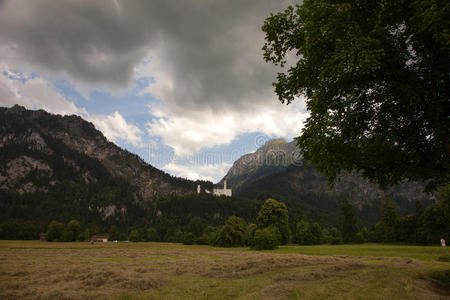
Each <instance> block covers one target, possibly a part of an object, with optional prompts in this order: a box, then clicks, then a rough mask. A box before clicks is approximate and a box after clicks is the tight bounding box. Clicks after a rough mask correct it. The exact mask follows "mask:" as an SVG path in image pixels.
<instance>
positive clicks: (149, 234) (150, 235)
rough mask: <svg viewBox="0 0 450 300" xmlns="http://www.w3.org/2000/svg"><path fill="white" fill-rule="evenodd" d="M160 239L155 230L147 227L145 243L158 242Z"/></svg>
mask: <svg viewBox="0 0 450 300" xmlns="http://www.w3.org/2000/svg"><path fill="white" fill-rule="evenodd" d="M160 240H161V238H160V237H159V235H158V232H157V231H156V229H155V228H153V227H149V228H147V230H146V231H145V241H147V242H159V241H160Z"/></svg>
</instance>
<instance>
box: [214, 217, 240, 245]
mask: <svg viewBox="0 0 450 300" xmlns="http://www.w3.org/2000/svg"><path fill="white" fill-rule="evenodd" d="M246 236H247V224H246V222H245V220H244V219H242V218H239V217H236V216H231V217H229V218H228V220H227V222H226V223H225V225H224V226H222V227H221V228H220V229H219V231H218V232H217V235H216V238H215V241H214V243H213V244H214V245H216V246H221V247H236V246H244V245H245V237H246Z"/></svg>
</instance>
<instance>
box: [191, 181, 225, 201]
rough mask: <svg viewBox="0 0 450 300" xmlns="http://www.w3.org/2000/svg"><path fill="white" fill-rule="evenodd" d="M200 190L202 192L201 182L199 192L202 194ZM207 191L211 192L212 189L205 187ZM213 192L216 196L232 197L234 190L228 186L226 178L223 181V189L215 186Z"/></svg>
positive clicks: (198, 187)
mask: <svg viewBox="0 0 450 300" xmlns="http://www.w3.org/2000/svg"><path fill="white" fill-rule="evenodd" d="M200 192H201V186H200V184H199V185H197V194H200ZM205 193H207V194H211V191H209V190H207V189H205ZM212 193H213V195H216V196H227V197H231V195H232V190H231V189H228V188H227V181H226V180H224V182H223V189H222V188H213V191H212Z"/></svg>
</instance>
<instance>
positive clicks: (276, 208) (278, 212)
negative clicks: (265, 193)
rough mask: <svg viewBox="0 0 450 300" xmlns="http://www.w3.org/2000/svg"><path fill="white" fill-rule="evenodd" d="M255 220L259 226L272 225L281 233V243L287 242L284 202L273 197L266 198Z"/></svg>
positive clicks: (288, 231) (286, 217)
mask: <svg viewBox="0 0 450 300" xmlns="http://www.w3.org/2000/svg"><path fill="white" fill-rule="evenodd" d="M256 222H257V224H258V227H259V228H261V229H262V228H266V227H270V226H273V227H275V228H277V229H278V230H279V232H280V234H281V239H280V242H281V244H284V245H285V244H287V243H288V242H289V239H290V234H291V233H290V230H289V216H288V210H287V207H286V204H284V203H282V202H278V201H277V200H275V199H270V198H269V199H267V200H266V202H264V204H263V206H262V207H261V209H260V211H259V213H258V217H257V218H256Z"/></svg>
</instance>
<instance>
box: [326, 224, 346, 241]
mask: <svg viewBox="0 0 450 300" xmlns="http://www.w3.org/2000/svg"><path fill="white" fill-rule="evenodd" d="M329 232H330V236H331V240H330V243H331V244H332V245H338V244H342V243H343V242H344V241H343V239H342V234H341V233H340V232H339V230H338V229H337V228H336V227H333V228H331V229H330V231H329Z"/></svg>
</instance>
